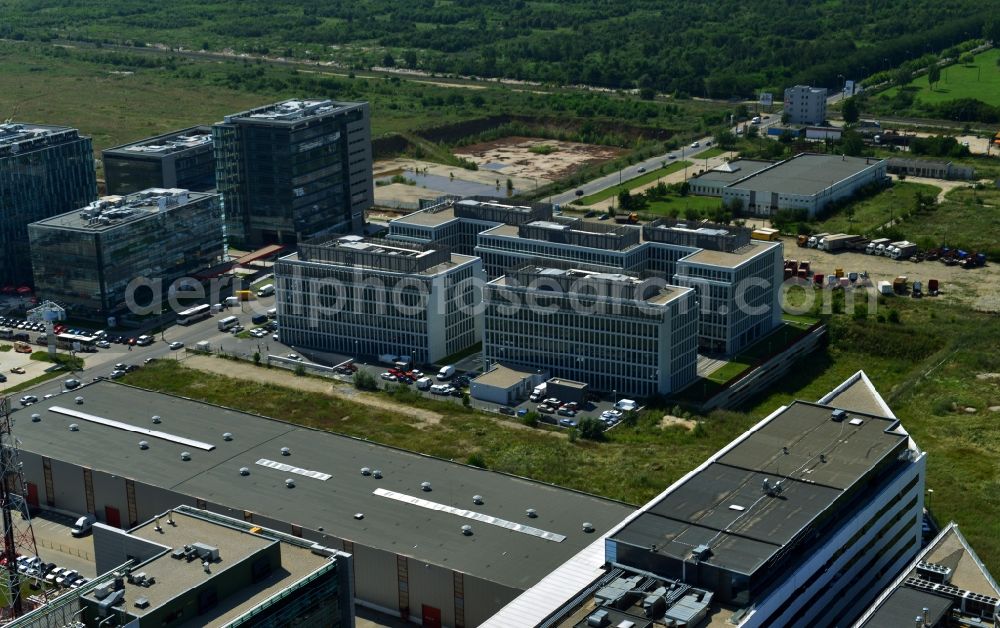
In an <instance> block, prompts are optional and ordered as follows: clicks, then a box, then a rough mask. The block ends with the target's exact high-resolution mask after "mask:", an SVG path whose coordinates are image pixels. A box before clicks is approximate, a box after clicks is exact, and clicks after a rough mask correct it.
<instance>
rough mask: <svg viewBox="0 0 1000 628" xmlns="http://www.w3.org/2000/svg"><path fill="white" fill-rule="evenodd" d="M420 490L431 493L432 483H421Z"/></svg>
mask: <svg viewBox="0 0 1000 628" xmlns="http://www.w3.org/2000/svg"><path fill="white" fill-rule="evenodd" d="M420 490H422V491H424V492H427V493H429V492H430V491H431V483H430V482H421V483H420Z"/></svg>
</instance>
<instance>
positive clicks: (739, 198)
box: [722, 153, 888, 216]
mask: <svg viewBox="0 0 1000 628" xmlns="http://www.w3.org/2000/svg"><path fill="white" fill-rule="evenodd" d="M886 168H887V162H886V161H885V160H878V159H872V158H865V157H847V156H838V155H823V154H814V153H801V154H799V155H796V156H795V157H792V158H791V159H786V160H785V161H781V162H778V163H776V164H774V165H772V166H770V167H768V168H765V169H763V170H761V171H759V172H756V173H754V174H752V175H750V176H748V177H745V178H743V179H740V180H738V181H736V182H734V183H731V184H729V185H727V186H726V187H725V188H723V190H722V201H723V202H724V203H727V204H730V205H731V204H733V203H734V202H738V203H740V205H741V206H742V207H743V209H744V211H746V212H747V213H748V214H750V215H753V216H771V215H773V214H774V213H776V212H778V211H779V210H782V209H790V210H798V209H801V210H805V211H806V212H807V213H808V215H809V216H815V215H816V214H817V213H819V212H822V211H823V210H825V209H826V208H827V207H829V206H830V204H831V203H836V202H838V201H843V200H845V199H848V198H850V197H851V196H853V195H855V194H857V193H858V192H859V191H860V190H861V189H862V188H864V187H865V186H870V185H885V184H886V183H887V182H888V179H887V178H886Z"/></svg>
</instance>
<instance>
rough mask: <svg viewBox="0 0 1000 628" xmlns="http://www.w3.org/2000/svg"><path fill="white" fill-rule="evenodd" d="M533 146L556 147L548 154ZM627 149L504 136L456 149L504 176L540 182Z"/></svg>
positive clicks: (612, 156)
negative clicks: (540, 152)
mask: <svg viewBox="0 0 1000 628" xmlns="http://www.w3.org/2000/svg"><path fill="white" fill-rule="evenodd" d="M533 146H548V147H550V148H552V149H554V150H553V151H552V152H551V153H549V154H548V155H540V154H537V153H533V152H531V148H532V147H533ZM624 152H625V151H623V150H621V149H618V148H612V147H610V146H597V145H595V144H581V143H579V142H562V141H559V140H546V139H539V138H530V137H504V138H500V139H498V140H494V141H492V142H484V143H482V144H471V145H469V146H464V147H462V148H459V149H457V150H456V151H455V154H456V155H460V156H462V157H465V158H466V159H471V160H472V161H474V162H476V163H477V164H478V165H479V167H480V169H484V170H487V171H490V170H492V171H493V172H496V173H498V174H502V175H503V176H504V177H514V176H518V177H528V178H532V177H534V178H537V179H538V180H539V182H542V181H545V182H549V181H554V180H556V179H559V178H561V177H563V176H565V175H567V174H570V173H572V172H573V171H575V170H576V169H577V168H579V167H580V166H583V165H586V164H590V163H595V162H596V163H600V162H602V161H609V160H611V159H614V158H615V157H618V156H619V155H621V154H623V153H624Z"/></svg>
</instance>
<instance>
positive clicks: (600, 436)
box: [578, 417, 605, 441]
mask: <svg viewBox="0 0 1000 628" xmlns="http://www.w3.org/2000/svg"><path fill="white" fill-rule="evenodd" d="M578 429H579V430H580V436H581V437H583V438H586V439H587V440H597V441H602V440H604V438H605V437H604V424H603V423H601V422H600V421H598V420H597V419H595V418H593V417H587V418H585V419H582V420H581V421H580V425H579V428H578Z"/></svg>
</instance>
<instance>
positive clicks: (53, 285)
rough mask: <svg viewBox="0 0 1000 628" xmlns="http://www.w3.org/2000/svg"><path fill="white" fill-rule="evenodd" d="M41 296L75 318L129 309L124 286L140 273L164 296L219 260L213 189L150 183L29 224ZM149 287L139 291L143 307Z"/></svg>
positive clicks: (218, 218)
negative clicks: (193, 189) (146, 187)
mask: <svg viewBox="0 0 1000 628" xmlns="http://www.w3.org/2000/svg"><path fill="white" fill-rule="evenodd" d="M28 232H29V235H30V237H31V261H32V266H33V267H34V271H35V289H36V291H37V292H38V294H39V296H41V297H43V298H45V299H49V300H52V301H56V302H58V303H60V304H61V305H63V307H65V308H66V312H67V314H68V315H69V316H71V317H73V318H83V319H88V320H103V319H104V318H105V317H107V316H120V315H123V314H126V313H127V312H128V311H129V308H128V303H127V299H128V292H129V284H130V283H131V282H132V281H133V280H134V279H136V278H145V279H146V280H148V281H146V284H147V285H150V286H151V287H152V286H158V287H159V290H160V292H161V294H166V293H167V291H168V290H169V289H170V286H171V284H173V283H174V282H175V281H176V280H178V279H181V278H182V277H186V276H188V275H192V274H194V273H196V272H197V271H199V270H203V269H205V268H207V267H209V266H212V265H213V264H216V263H218V262H219V261H221V259H222V253H223V248H222V244H223V243H222V213H221V212H220V211H219V197H218V195H217V194H209V193H204V192H189V191H187V190H179V189H171V190H165V189H157V188H154V189H150V190H143V191H142V192H137V193H135V194H129V195H127V196H105V197H103V198H101V199H100V200H98V201H94V202H93V203H91V204H90V205H88V206H86V207H83V208H80V209H79V210H77V211H73V212H69V213H66V214H61V215H59V216H53V217H51V218H47V219H45V220H41V221H39V222H36V223H33V224H31V225H29V227H28ZM150 296H152V293H150V292H149V291H148V290H145V291H143V292H139V293H137V296H136V299H137V300H143V302H141V303H139V304H138V305H140V306H144V305H147V301H146V300H145V299H147V298H148V297H150Z"/></svg>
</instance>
